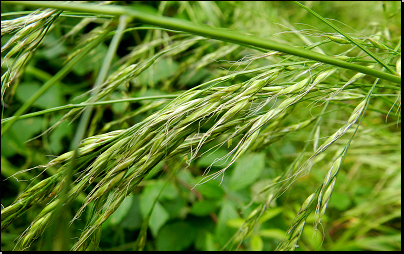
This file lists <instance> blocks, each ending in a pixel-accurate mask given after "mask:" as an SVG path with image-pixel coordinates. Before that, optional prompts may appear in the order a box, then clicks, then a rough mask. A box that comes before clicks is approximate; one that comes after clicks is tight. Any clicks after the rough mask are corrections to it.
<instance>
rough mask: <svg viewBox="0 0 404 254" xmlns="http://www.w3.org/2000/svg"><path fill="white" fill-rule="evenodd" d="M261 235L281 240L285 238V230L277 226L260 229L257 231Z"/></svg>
mask: <svg viewBox="0 0 404 254" xmlns="http://www.w3.org/2000/svg"><path fill="white" fill-rule="evenodd" d="M259 234H260V235H261V236H262V237H266V238H273V239H278V240H283V239H284V238H285V231H284V230H281V229H277V228H273V229H262V230H260V231H259Z"/></svg>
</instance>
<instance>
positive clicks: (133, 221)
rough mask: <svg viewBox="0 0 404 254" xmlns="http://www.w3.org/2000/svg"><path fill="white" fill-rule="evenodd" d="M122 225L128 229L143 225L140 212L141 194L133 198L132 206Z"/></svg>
mask: <svg viewBox="0 0 404 254" xmlns="http://www.w3.org/2000/svg"><path fill="white" fill-rule="evenodd" d="M120 226H121V227H123V228H127V229H131V230H133V229H138V228H140V227H141V226H142V215H141V214H140V205H139V195H135V196H133V198H132V206H131V207H130V208H129V211H128V213H127V214H126V216H125V218H123V219H122V222H121V224H120Z"/></svg>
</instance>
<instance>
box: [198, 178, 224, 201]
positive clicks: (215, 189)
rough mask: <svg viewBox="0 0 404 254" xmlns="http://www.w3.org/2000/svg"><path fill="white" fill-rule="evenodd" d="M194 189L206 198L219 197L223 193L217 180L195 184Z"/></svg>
mask: <svg viewBox="0 0 404 254" xmlns="http://www.w3.org/2000/svg"><path fill="white" fill-rule="evenodd" d="M195 189H196V190H198V191H199V192H200V193H201V194H202V196H204V197H207V198H213V199H220V198H221V197H222V196H223V194H224V190H223V189H222V187H221V186H220V185H219V182H217V181H208V182H206V183H204V184H201V185H198V186H196V188H195Z"/></svg>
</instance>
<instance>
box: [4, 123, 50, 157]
mask: <svg viewBox="0 0 404 254" xmlns="http://www.w3.org/2000/svg"><path fill="white" fill-rule="evenodd" d="M41 124H42V117H31V118H27V119H22V120H18V121H17V122H15V124H14V125H13V127H12V128H11V129H10V131H9V132H7V133H5V135H4V136H3V137H1V154H2V155H3V156H6V157H10V156H13V155H14V154H16V153H19V154H23V155H25V154H27V146H26V145H25V143H24V142H26V141H27V140H29V139H30V138H32V137H34V136H35V135H37V134H39V133H40V131H41V130H42V126H41Z"/></svg>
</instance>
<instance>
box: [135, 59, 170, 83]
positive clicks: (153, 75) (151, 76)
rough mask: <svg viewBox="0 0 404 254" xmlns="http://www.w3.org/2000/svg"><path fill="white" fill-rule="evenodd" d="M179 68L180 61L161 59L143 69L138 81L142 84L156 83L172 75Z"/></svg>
mask: <svg viewBox="0 0 404 254" xmlns="http://www.w3.org/2000/svg"><path fill="white" fill-rule="evenodd" d="M177 68H178V63H177V62H175V61H172V60H167V59H164V58H163V59H159V60H158V61H156V62H155V63H154V64H153V65H152V66H151V67H149V68H148V69H146V70H145V71H143V72H142V73H141V74H140V75H139V76H138V77H137V81H138V82H139V83H140V84H148V85H151V86H153V85H155V84H157V83H158V82H160V81H161V80H163V79H166V78H168V77H170V76H171V74H172V73H174V72H175V70H176V69H177Z"/></svg>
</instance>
